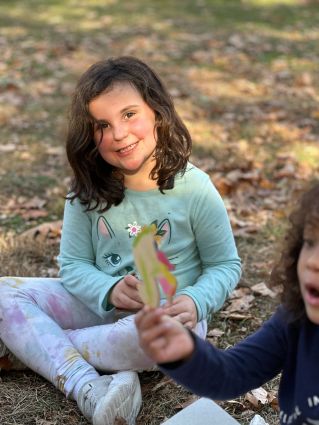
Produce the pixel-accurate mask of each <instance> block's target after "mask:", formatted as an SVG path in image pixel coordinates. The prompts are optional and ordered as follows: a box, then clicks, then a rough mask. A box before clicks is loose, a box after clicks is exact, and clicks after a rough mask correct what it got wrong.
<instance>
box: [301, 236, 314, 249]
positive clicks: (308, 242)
mask: <svg viewBox="0 0 319 425" xmlns="http://www.w3.org/2000/svg"><path fill="white" fill-rule="evenodd" d="M314 244H315V242H314V241H313V240H312V239H310V238H304V240H303V246H305V247H306V248H312V247H313V246H314Z"/></svg>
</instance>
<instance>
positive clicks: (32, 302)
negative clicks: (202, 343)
mask: <svg viewBox="0 0 319 425" xmlns="http://www.w3.org/2000/svg"><path fill="white" fill-rule="evenodd" d="M115 313H116V310H115V309H114V312H111V313H110V317H109V318H108V320H105V319H101V318H100V317H99V316H97V315H95V314H94V313H93V312H92V311H91V310H89V309H88V308H87V307H86V306H85V305H84V304H83V303H82V302H81V301H79V300H78V299H76V298H75V297H74V296H72V295H71V294H70V293H69V292H68V291H67V290H66V289H64V287H63V286H62V285H61V282H60V280H59V279H54V278H15V277H2V278H0V338H1V339H2V341H3V342H4V344H5V345H6V346H7V347H8V348H9V350H10V351H11V352H12V353H13V354H15V355H16V357H18V358H19V359H20V360H21V361H22V362H23V363H24V364H25V365H27V366H28V367H29V368H30V369H32V370H33V371H35V372H37V373H38V374H39V375H41V376H43V377H44V378H46V379H47V380H49V381H50V382H52V383H53V384H54V385H55V386H56V387H57V388H59V389H60V390H61V391H62V392H64V393H65V394H66V395H67V396H70V397H73V398H75V399H76V395H77V392H78V389H79V388H80V387H81V385H82V384H84V383H86V382H88V381H89V380H90V379H94V378H97V377H98V376H100V375H99V373H98V372H97V370H98V371H102V372H112V371H120V370H145V369H149V368H151V367H152V366H154V364H153V363H152V362H151V361H150V359H149V358H147V357H146V356H145V354H144V353H143V351H142V349H141V348H140V346H139V343H138V336H137V330H136V327H135V323H134V315H130V316H127V317H124V318H122V319H118V320H117V317H116V315H115ZM206 331H207V323H206V321H202V322H200V323H198V324H197V327H196V329H195V332H196V333H197V334H198V335H199V336H200V337H202V338H205V336H206Z"/></svg>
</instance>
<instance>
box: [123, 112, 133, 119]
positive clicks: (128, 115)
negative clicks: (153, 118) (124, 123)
mask: <svg viewBox="0 0 319 425" xmlns="http://www.w3.org/2000/svg"><path fill="white" fill-rule="evenodd" d="M134 115H135V112H127V113H126V114H125V118H132V117H133V116H134Z"/></svg>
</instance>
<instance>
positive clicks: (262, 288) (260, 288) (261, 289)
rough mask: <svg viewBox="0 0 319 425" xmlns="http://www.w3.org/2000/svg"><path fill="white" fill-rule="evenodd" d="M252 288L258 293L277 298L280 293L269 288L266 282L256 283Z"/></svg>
mask: <svg viewBox="0 0 319 425" xmlns="http://www.w3.org/2000/svg"><path fill="white" fill-rule="evenodd" d="M251 290H252V291H253V292H255V293H256V294H260V295H264V296H269V297H271V298H276V297H277V295H278V294H277V293H276V292H275V291H272V290H271V289H269V288H268V287H267V286H266V284H265V283H264V282H260V283H256V285H253V286H252V287H251Z"/></svg>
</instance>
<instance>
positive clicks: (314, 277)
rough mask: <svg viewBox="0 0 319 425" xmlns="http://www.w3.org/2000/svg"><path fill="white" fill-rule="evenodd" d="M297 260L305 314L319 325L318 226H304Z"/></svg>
mask: <svg viewBox="0 0 319 425" xmlns="http://www.w3.org/2000/svg"><path fill="white" fill-rule="evenodd" d="M303 237H304V243H303V246H302V249H301V251H300V255H299V259H298V267H297V271H298V278H299V285H300V290H301V294H302V297H303V300H304V303H305V308H306V313H307V316H308V318H309V320H311V321H312V322H313V323H316V324H317V325H319V226H317V228H314V227H313V226H306V227H305V230H304V235H303Z"/></svg>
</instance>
